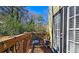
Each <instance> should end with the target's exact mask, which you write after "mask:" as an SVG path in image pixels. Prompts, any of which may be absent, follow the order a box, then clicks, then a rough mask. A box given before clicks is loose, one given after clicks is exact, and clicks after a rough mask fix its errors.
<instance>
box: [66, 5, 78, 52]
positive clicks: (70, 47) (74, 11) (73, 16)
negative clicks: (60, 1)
mask: <svg viewBox="0 0 79 59" xmlns="http://www.w3.org/2000/svg"><path fill="white" fill-rule="evenodd" d="M67 52H68V53H79V7H76V6H75V7H74V6H70V7H68V8H67Z"/></svg>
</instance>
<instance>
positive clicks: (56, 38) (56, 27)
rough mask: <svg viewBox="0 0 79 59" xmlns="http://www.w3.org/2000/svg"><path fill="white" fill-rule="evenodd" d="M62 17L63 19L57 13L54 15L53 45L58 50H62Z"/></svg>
mask: <svg viewBox="0 0 79 59" xmlns="http://www.w3.org/2000/svg"><path fill="white" fill-rule="evenodd" d="M60 19H61V16H60V14H57V15H56V16H55V17H54V26H53V27H54V34H53V35H54V36H53V37H54V39H53V42H54V43H53V46H54V48H55V49H56V50H57V51H58V52H60Z"/></svg>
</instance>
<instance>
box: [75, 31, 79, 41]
mask: <svg viewBox="0 0 79 59" xmlns="http://www.w3.org/2000/svg"><path fill="white" fill-rule="evenodd" d="M76 42H79V30H76Z"/></svg>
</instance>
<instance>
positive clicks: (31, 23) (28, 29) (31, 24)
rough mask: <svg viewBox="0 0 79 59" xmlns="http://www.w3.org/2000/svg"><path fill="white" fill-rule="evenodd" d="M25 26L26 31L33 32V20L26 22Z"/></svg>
mask: <svg viewBox="0 0 79 59" xmlns="http://www.w3.org/2000/svg"><path fill="white" fill-rule="evenodd" d="M25 28H26V31H28V32H33V31H35V25H34V20H33V19H31V20H30V21H29V22H28V23H27V24H26V26H25Z"/></svg>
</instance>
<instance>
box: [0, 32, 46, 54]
mask: <svg viewBox="0 0 79 59" xmlns="http://www.w3.org/2000/svg"><path fill="white" fill-rule="evenodd" d="M35 34H36V35H42V36H43V35H45V34H44V33H35ZM42 36H41V37H42ZM31 39H32V32H26V33H23V34H20V35H16V36H14V37H12V38H9V39H8V40H5V41H2V42H0V53H4V52H5V53H10V52H11V53H27V52H28V50H29V49H31V48H32V40H31Z"/></svg>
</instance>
